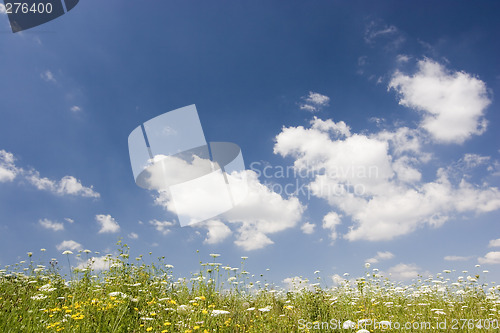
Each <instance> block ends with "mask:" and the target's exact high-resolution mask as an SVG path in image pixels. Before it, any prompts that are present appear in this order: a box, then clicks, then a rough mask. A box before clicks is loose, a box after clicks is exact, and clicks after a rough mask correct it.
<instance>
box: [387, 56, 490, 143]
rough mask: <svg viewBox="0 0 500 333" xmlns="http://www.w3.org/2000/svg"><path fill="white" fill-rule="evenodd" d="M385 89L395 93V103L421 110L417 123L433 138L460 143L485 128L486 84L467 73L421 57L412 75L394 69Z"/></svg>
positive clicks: (478, 133) (487, 101)
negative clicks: (397, 95)
mask: <svg viewBox="0 0 500 333" xmlns="http://www.w3.org/2000/svg"><path fill="white" fill-rule="evenodd" d="M388 89H389V90H390V89H394V90H395V91H397V92H398V93H399V104H401V105H404V106H406V107H409V108H412V109H415V110H418V111H420V112H421V113H422V116H423V119H422V122H421V123H420V126H421V127H422V128H423V129H425V130H426V131H427V132H429V133H430V135H431V136H432V138H433V139H434V140H436V141H437V142H443V143H463V142H464V141H465V140H467V139H469V138H470V137H471V136H473V135H480V134H482V133H483V132H484V131H485V130H486V124H487V122H486V120H485V118H484V112H485V109H486V107H487V106H488V105H489V104H490V103H491V100H490V99H489V98H488V94H487V88H486V84H485V83H484V82H483V81H481V80H479V79H478V78H476V77H474V76H471V75H470V74H468V73H465V72H458V71H455V72H452V71H449V70H447V69H446V68H445V67H444V66H443V65H441V64H439V63H437V62H435V61H432V60H430V59H424V60H420V61H419V62H418V71H417V72H416V73H415V74H414V75H413V76H408V75H406V74H403V73H401V72H399V71H396V73H395V74H394V75H393V76H392V79H391V81H390V82H389V86H388Z"/></svg>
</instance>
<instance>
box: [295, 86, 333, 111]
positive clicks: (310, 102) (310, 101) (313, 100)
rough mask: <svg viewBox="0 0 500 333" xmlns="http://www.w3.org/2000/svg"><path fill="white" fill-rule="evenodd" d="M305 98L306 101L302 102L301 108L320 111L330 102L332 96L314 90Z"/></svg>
mask: <svg viewBox="0 0 500 333" xmlns="http://www.w3.org/2000/svg"><path fill="white" fill-rule="evenodd" d="M303 98H304V100H305V103H303V104H301V105H300V108H301V109H302V110H306V111H309V112H315V111H318V110H320V109H321V108H322V107H324V106H327V105H328V103H329V102H330V97H328V96H325V95H322V94H320V93H316V92H312V91H310V92H309V95H308V96H307V97H303Z"/></svg>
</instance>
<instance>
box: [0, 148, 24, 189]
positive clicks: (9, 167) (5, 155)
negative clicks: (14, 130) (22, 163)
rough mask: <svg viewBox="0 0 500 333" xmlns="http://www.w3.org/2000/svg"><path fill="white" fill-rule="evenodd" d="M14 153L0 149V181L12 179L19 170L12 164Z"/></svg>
mask: <svg viewBox="0 0 500 333" xmlns="http://www.w3.org/2000/svg"><path fill="white" fill-rule="evenodd" d="M14 160H15V159H14V155H13V154H12V153H9V152H6V151H5V150H0V183H3V182H11V181H13V180H14V179H15V178H16V176H17V174H18V173H19V172H20V171H21V170H20V169H18V168H17V167H16V165H15V164H14Z"/></svg>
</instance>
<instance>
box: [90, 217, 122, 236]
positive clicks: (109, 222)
mask: <svg viewBox="0 0 500 333" xmlns="http://www.w3.org/2000/svg"><path fill="white" fill-rule="evenodd" d="M95 220H96V221H97V223H99V224H100V225H101V229H100V230H99V233H100V234H102V233H116V232H118V231H120V225H119V224H118V222H116V220H115V219H114V218H113V217H111V215H103V214H100V215H96V216H95Z"/></svg>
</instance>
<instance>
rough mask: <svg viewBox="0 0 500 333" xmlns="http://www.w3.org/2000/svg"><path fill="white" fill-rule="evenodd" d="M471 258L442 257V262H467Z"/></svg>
mask: <svg viewBox="0 0 500 333" xmlns="http://www.w3.org/2000/svg"><path fill="white" fill-rule="evenodd" d="M471 258H472V256H467V257H464V256H446V257H444V260H446V261H467V260H470V259H471Z"/></svg>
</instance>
